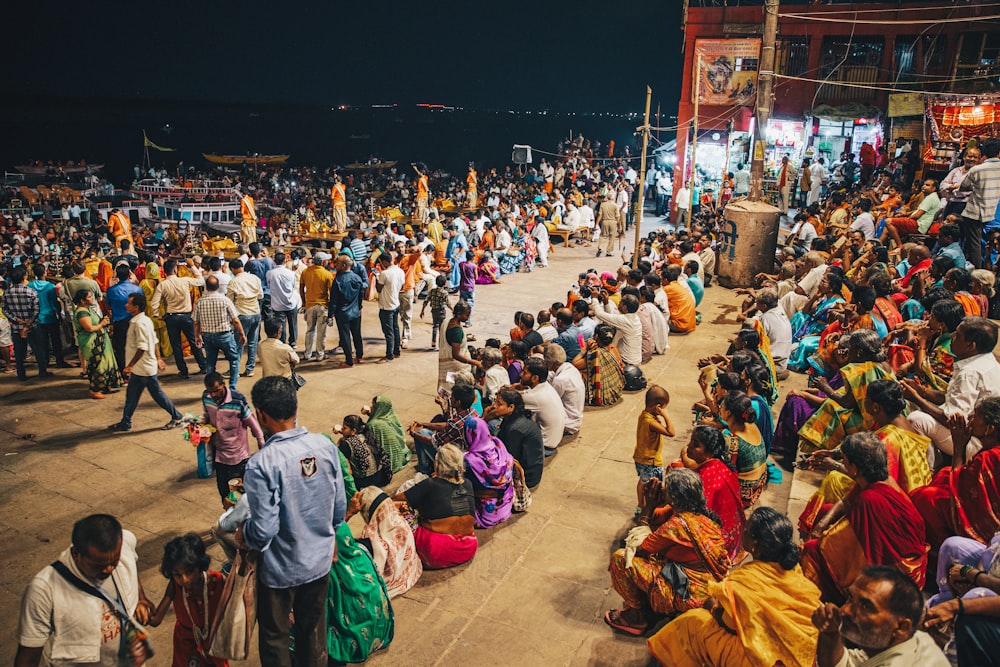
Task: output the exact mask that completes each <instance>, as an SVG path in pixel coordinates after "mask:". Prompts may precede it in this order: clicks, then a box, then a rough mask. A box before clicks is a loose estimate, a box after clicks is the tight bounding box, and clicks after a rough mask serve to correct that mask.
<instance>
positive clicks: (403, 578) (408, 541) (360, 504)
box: [345, 486, 424, 598]
mask: <svg viewBox="0 0 1000 667" xmlns="http://www.w3.org/2000/svg"><path fill="white" fill-rule="evenodd" d="M358 512H360V513H361V517H362V518H363V519H364V520H365V527H364V528H363V529H362V530H361V537H360V538H358V542H360V543H361V544H364V545H365V546H367V548H368V550H369V551H370V552H371V555H372V560H373V561H374V562H375V568H376V569H377V570H378V573H379V576H381V577H382V579H383V580H384V581H385V585H386V589H387V590H388V592H389V597H390V598H394V597H396V596H397V595H402V594H403V593H405V592H406V591H408V590H410V589H411V588H413V585H414V584H415V583H417V580H418V579H420V575H421V573H422V572H423V571H424V568H423V566H422V565H421V564H420V556H419V555H417V546H416V543H415V542H414V541H413V530H412V529H411V528H410V525H409V524H408V523H407V522H406V519H404V518H403V515H402V514H400V513H399V510H398V509H397V508H396V503H394V502H391V499H390V498H389V496H387V495H386V494H384V493H382V490H381V489H379V488H378V487H375V486H369V487H366V488H364V489H361V490H360V491H359V492H358V493H357V494H355V495H354V496H353V497H352V498H351V502H350V503H349V504H348V506H347V519H349V518H351V517H352V516H354V515H355V514H357V513H358ZM345 523H346V520H345Z"/></svg>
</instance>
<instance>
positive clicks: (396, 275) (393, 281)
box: [375, 264, 406, 310]
mask: <svg viewBox="0 0 1000 667" xmlns="http://www.w3.org/2000/svg"><path fill="white" fill-rule="evenodd" d="M404 282H406V274H405V273H403V270H402V269H401V268H399V267H398V266H396V265H395V264H393V265H392V266H390V267H389V268H387V269H383V270H382V273H380V274H378V278H376V279H375V285H376V286H378V308H379V310H396V309H397V308H399V291H400V290H401V289H403V283H404Z"/></svg>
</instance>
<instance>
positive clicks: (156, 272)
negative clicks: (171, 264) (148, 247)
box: [145, 262, 163, 280]
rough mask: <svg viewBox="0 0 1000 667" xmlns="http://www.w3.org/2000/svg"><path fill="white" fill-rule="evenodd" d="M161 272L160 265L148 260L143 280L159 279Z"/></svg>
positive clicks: (161, 275)
mask: <svg viewBox="0 0 1000 667" xmlns="http://www.w3.org/2000/svg"><path fill="white" fill-rule="evenodd" d="M162 278H163V274H162V273H160V265H159V264H157V263H156V262H149V263H148V264H146V278H145V280H161V279H162Z"/></svg>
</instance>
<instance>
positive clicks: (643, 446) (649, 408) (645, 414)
mask: <svg viewBox="0 0 1000 667" xmlns="http://www.w3.org/2000/svg"><path fill="white" fill-rule="evenodd" d="M669 403H670V394H668V393H667V390H666V389H664V388H663V387H661V386H660V385H658V384H654V385H650V387H649V389H647V390H646V407H645V409H644V410H643V411H642V412H640V413H639V422H638V424H637V425H636V429H635V451H634V452H633V453H632V459H633V460H634V461H635V471H636V472H637V473H638V474H639V481H638V482H636V485H635V495H636V498H637V502H638V505H637V506H636V508H635V515H636V517H638V516H639V515H640V514H642V507H643V505H644V503H645V501H644V499H643V493H642V488H643V485H645V484H646V483H647V482H649V481H650V480H652V479H659V480H662V479H663V436H667V437H668V438H672V437H674V425H673V422H671V421H670V417H669V416H668V415H667V404H669Z"/></svg>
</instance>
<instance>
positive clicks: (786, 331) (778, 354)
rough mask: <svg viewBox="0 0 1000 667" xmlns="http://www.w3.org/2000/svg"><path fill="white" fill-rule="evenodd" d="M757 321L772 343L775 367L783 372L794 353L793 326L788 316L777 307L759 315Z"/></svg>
mask: <svg viewBox="0 0 1000 667" xmlns="http://www.w3.org/2000/svg"><path fill="white" fill-rule="evenodd" d="M756 319H757V320H758V321H759V322H760V324H761V326H762V327H764V333H766V334H767V337H768V338H769V339H770V341H771V356H772V357H774V364H775V366H778V367H779V369H781V370H783V369H784V368H785V366H786V364H787V363H788V355H790V354H791V353H792V325H791V323H790V322H789V321H788V316H787V315H785V311H784V310H782V309H781V308H780V307H778V306H775V307H774V308H772V309H771V310H769V311H767V312H766V313H760V314H758V315H757V317H756Z"/></svg>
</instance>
